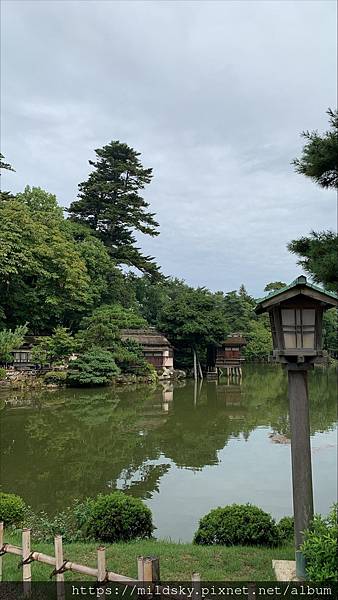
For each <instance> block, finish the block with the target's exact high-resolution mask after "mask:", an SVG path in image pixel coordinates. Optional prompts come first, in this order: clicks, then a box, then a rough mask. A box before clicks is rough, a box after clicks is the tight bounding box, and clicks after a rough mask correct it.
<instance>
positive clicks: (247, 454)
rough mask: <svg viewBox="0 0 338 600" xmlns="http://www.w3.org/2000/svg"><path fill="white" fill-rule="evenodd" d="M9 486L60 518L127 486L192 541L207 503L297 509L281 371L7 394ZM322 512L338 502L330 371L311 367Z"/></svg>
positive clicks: (4, 460)
mask: <svg viewBox="0 0 338 600" xmlns="http://www.w3.org/2000/svg"><path fill="white" fill-rule="evenodd" d="M0 394H1V395H0V398H1V400H0V402H1V407H2V410H1V486H2V489H3V491H8V492H14V493H17V494H20V495H21V496H23V498H24V499H25V500H26V502H27V503H29V504H30V505H31V506H32V507H33V508H34V509H44V510H46V511H47V512H49V513H51V514H52V513H54V512H56V511H57V510H61V509H62V508H64V507H65V506H67V505H68V504H69V503H70V502H71V500H72V499H73V498H84V497H86V496H94V495H96V494H97V493H98V492H103V493H107V492H109V491H111V490H114V489H122V490H124V491H126V492H127V493H129V494H132V495H133V496H138V497H140V498H142V499H144V500H145V502H146V503H147V504H148V506H149V507H150V508H151V510H152V512H153V516H154V522H155V525H156V526H157V530H156V532H155V533H156V535H157V537H168V538H171V539H172V540H184V541H190V540H191V539H192V536H193V533H194V531H195V530H196V528H197V525H198V520H199V518H200V517H201V516H202V515H204V514H205V513H206V512H208V511H209V510H210V509H211V508H213V507H216V506H220V505H222V506H223V505H225V504H229V503H232V502H240V503H245V502H252V503H254V504H257V505H258V506H261V507H262V508H263V509H265V510H267V511H269V512H271V513H272V514H273V516H274V517H276V518H280V517H282V516H284V515H287V514H291V513H292V500H291V461H290V446H289V445H281V444H275V443H273V442H272V441H271V439H270V438H269V434H270V433H272V432H277V433H282V434H285V435H286V436H288V435H289V424H288V407H287V400H286V396H287V388H286V377H285V373H284V372H283V371H282V370H281V369H280V368H279V367H272V366H251V365H246V367H245V369H244V373H243V380H242V384H241V385H227V382H226V380H225V381H221V382H220V383H219V384H217V383H216V382H209V383H207V382H205V383H203V385H202V386H201V387H200V386H198V388H196V387H195V386H194V383H193V382H190V381H189V382H186V383H185V384H180V385H177V386H174V387H173V386H170V385H166V386H160V387H157V388H155V389H154V388H151V387H149V386H147V387H140V386H137V387H136V386H135V387H128V388H126V387H124V388H115V389H114V388H104V389H98V388H96V389H95V390H87V389H86V390H80V389H79V390H77V389H65V390H48V391H46V390H44V391H43V392H41V391H40V392H34V393H32V392H28V393H26V394H23V393H20V392H17V391H16V392H13V391H11V392H5V391H4V390H3V391H2V392H0ZM310 395H311V445H312V460H313V477H314V493H315V509H316V511H318V512H322V513H326V512H327V511H328V509H329V507H330V505H331V504H332V502H333V501H335V500H336V497H337V479H336V472H337V433H336V425H337V412H336V379H335V372H334V370H326V371H322V370H319V369H316V370H315V371H314V372H312V373H311V374H310Z"/></svg>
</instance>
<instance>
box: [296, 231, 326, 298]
mask: <svg viewBox="0 0 338 600" xmlns="http://www.w3.org/2000/svg"><path fill="white" fill-rule="evenodd" d="M288 250H289V251H290V252H292V253H293V254H296V255H297V256H299V257H301V258H300V260H299V261H298V264H299V265H301V266H302V267H303V269H304V271H306V272H307V273H309V275H311V277H312V278H313V280H314V281H315V282H316V283H322V284H324V286H325V287H326V288H327V289H329V290H333V291H335V290H336V289H337V284H338V236H337V235H336V233H334V232H333V231H321V232H315V231H312V232H311V235H310V236H309V237H302V238H300V239H298V240H292V242H290V243H289V244H288Z"/></svg>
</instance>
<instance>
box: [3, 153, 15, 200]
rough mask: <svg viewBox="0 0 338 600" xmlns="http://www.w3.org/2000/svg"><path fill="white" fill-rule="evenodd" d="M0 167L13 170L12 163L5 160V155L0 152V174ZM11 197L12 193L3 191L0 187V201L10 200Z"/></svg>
mask: <svg viewBox="0 0 338 600" xmlns="http://www.w3.org/2000/svg"><path fill="white" fill-rule="evenodd" d="M1 169H3V170H4V171H14V169H13V167H12V165H10V164H9V163H7V162H5V157H4V155H3V154H1V152H0V175H1ZM11 198H13V195H12V194H11V193H10V192H3V191H2V189H1V190H0V202H3V201H5V200H10V199H11Z"/></svg>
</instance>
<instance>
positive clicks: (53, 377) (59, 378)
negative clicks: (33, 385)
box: [44, 371, 67, 385]
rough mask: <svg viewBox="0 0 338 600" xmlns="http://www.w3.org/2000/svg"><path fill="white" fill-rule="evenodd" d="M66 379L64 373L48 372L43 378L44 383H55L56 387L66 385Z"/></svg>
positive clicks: (65, 373)
mask: <svg viewBox="0 0 338 600" xmlns="http://www.w3.org/2000/svg"><path fill="white" fill-rule="evenodd" d="M66 379H67V372H66V371H48V372H47V373H46V374H45V376H44V381H45V383H57V384H58V385H62V384H63V383H66Z"/></svg>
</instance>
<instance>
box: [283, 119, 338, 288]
mask: <svg viewBox="0 0 338 600" xmlns="http://www.w3.org/2000/svg"><path fill="white" fill-rule="evenodd" d="M327 112H328V115H329V122H330V126H331V129H330V130H329V131H326V132H325V134H324V135H322V136H320V135H319V134H318V132H317V131H312V132H308V131H306V132H303V134H302V135H303V137H304V138H305V139H306V140H307V143H306V144H305V146H304V148H303V153H302V156H301V158H299V159H295V160H294V161H293V164H294V166H295V169H296V171H297V172H298V173H301V174H303V175H305V176H306V177H310V178H311V179H312V180H313V181H315V182H316V183H318V184H319V185H320V186H321V187H323V188H334V189H336V190H337V189H338V111H337V110H335V111H333V110H331V109H329V110H328V111H327ZM288 250H289V251H290V252H292V253H293V254H296V255H297V256H298V257H299V261H298V264H300V265H301V266H302V267H303V268H304V269H305V271H306V272H307V273H309V274H310V275H311V277H312V278H313V280H314V281H315V282H316V283H321V284H323V285H324V286H325V287H326V288H327V289H329V290H333V291H337V289H338V236H337V234H336V233H335V232H333V231H321V232H315V231H312V232H311V234H310V236H308V237H305V236H304V237H301V238H300V239H298V240H292V241H291V242H290V243H289V244H288Z"/></svg>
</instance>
